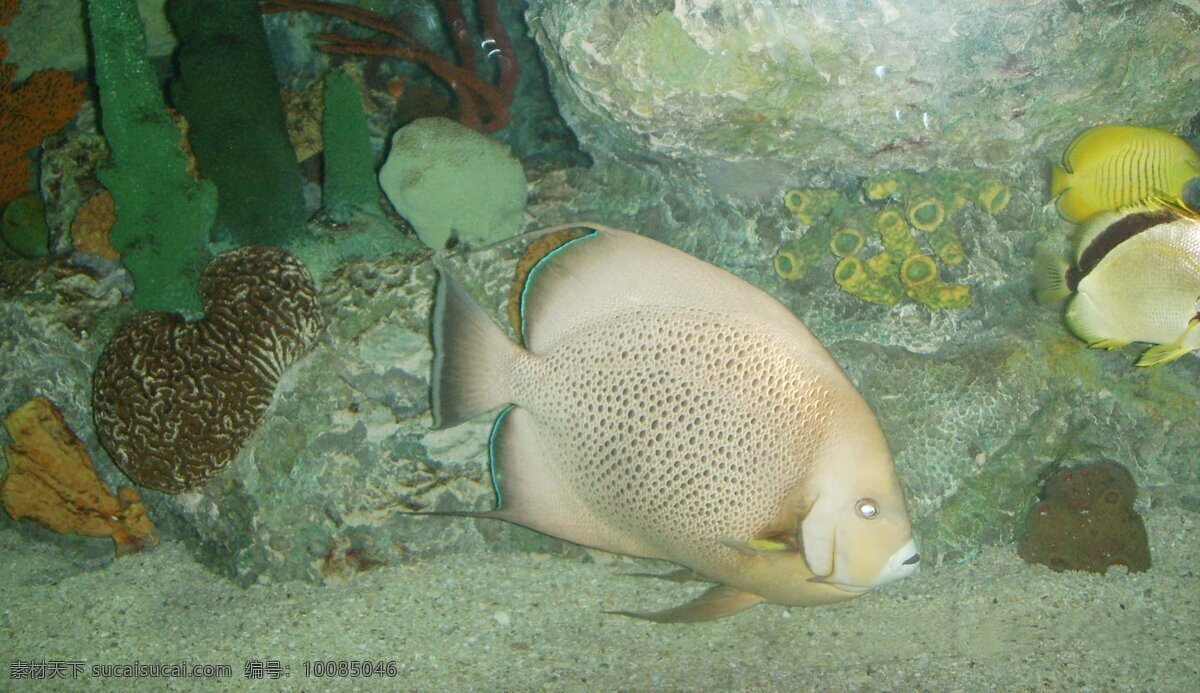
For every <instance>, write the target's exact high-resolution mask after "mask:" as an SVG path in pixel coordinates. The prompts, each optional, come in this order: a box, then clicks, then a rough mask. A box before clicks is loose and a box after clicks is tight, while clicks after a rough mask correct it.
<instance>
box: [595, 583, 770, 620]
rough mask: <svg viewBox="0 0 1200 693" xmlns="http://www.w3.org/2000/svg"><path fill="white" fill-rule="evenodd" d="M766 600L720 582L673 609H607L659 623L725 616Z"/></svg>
mask: <svg viewBox="0 0 1200 693" xmlns="http://www.w3.org/2000/svg"><path fill="white" fill-rule="evenodd" d="M765 601H766V600H765V599H763V598H762V597H760V596H758V595H757V594H754V593H752V592H744V591H742V590H739V589H737V588H734V587H729V586H728V585H716V586H714V587H710V588H708V589H707V590H705V591H704V593H703V594H701V595H700V596H699V597H696V598H695V599H693V600H692V601H690V602H688V603H687V604H684V605H682V606H677V607H675V608H673V609H664V610H662V611H651V612H637V611H606V612H605V613H608V614H617V615H619V616H630V617H632V618H640V619H643V620H646V621H654V622H655V623H693V622H696V621H713V620H716V619H718V618H723V617H725V616H728V615H730V614H736V613H737V612H739V611H744V610H746V609H749V608H750V607H752V606H754V605H755V604H761V603H762V602H765Z"/></svg>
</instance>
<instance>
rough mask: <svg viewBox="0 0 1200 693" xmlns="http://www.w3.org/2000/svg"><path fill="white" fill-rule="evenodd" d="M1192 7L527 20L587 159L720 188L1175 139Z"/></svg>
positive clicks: (803, 9)
mask: <svg viewBox="0 0 1200 693" xmlns="http://www.w3.org/2000/svg"><path fill="white" fill-rule="evenodd" d="M1185 4H1186V3H1172V2H1140V3H1129V2H1120V1H1117V0H1093V1H1090V2H1008V1H1003V0H986V1H984V2H971V3H964V2H957V1H955V0H930V1H929V2H920V3H917V2H866V1H865V0H859V1H857V2H845V1H843V0H803V1H801V0H772V1H771V2H762V1H761V0H676V1H675V2H666V1H663V0H657V1H647V2H622V3H617V2H610V1H609V0H581V1H580V2H571V3H565V2H559V1H557V0H531V1H530V2H529V11H528V14H527V16H528V18H529V25H530V28H531V29H532V31H533V34H534V37H535V38H536V39H537V41H538V43H539V45H540V47H541V49H542V52H543V54H544V56H545V59H546V63H547V65H548V66H549V68H550V70H549V71H550V75H551V84H552V87H553V88H554V90H555V95H556V97H557V98H558V100H559V103H560V104H561V107H562V111H563V114H564V116H565V117H566V120H567V122H568V123H569V124H570V125H571V126H572V128H573V129H574V131H575V132H576V134H577V135H578V136H579V138H580V141H581V144H582V145H583V146H584V148H585V149H587V150H588V151H589V152H590V153H591V154H593V155H594V156H596V157H597V158H601V157H606V158H607V157H613V158H621V159H624V160H630V161H638V162H655V163H663V162H672V163H673V164H675V165H677V166H678V169H682V170H684V171H687V172H691V173H699V174H703V175H704V176H705V177H706V179H707V182H708V183H709V185H710V186H711V187H713V188H716V189H725V190H729V189H734V188H744V187H746V186H753V185H755V184H758V185H761V186H763V187H764V188H765V189H770V188H771V187H773V183H774V181H772V180H771V178H772V173H771V172H772V171H773V170H776V171H784V170H787V169H791V170H795V169H796V168H798V167H799V168H813V167H814V166H818V165H819V166H820V167H821V168H822V169H827V170H833V171H839V172H842V173H847V174H850V175H870V174H872V173H877V172H880V171H885V170H888V168H892V167H894V166H895V164H896V163H897V162H904V163H905V164H906V165H910V166H916V167H917V168H922V169H924V168H929V167H932V166H934V165H961V164H962V163H964V162H971V163H974V164H976V165H979V166H997V167H999V166H1006V165H1010V164H1013V163H1017V162H1019V161H1021V160H1022V159H1023V158H1025V157H1027V156H1028V154H1029V152H1030V148H1031V147H1038V146H1043V145H1044V144H1045V141H1047V137H1048V138H1049V140H1048V141H1053V142H1055V143H1056V144H1057V143H1062V144H1065V143H1066V142H1067V141H1069V140H1070V139H1071V137H1073V136H1074V135H1075V133H1076V130H1077V129H1078V127H1079V124H1080V123H1085V122H1086V123H1099V122H1117V121H1119V122H1134V123H1144V124H1151V125H1157V126H1161V127H1166V128H1168V129H1174V128H1177V127H1179V126H1180V125H1182V124H1183V123H1184V122H1185V121H1186V120H1187V118H1188V117H1190V115H1191V113H1192V112H1193V111H1194V109H1195V99H1194V96H1193V91H1192V89H1193V88H1192V86H1191V84H1190V83H1189V81H1188V80H1187V79H1180V78H1179V77H1178V76H1179V75H1181V74H1182V75H1187V74H1194V73H1195V71H1196V70H1197V69H1200V44H1197V42H1196V41H1195V40H1194V33H1193V32H1194V31H1195V26H1196V22H1197V20H1198V17H1197V16H1196V13H1195V11H1194V10H1192V9H1188V8H1187V7H1185ZM1192 6H1193V7H1194V3H1193V4H1192ZM1080 66H1086V67H1085V68H1081V67H1080ZM1135 74H1136V75H1137V78H1131V75H1135ZM772 162H774V163H775V165H776V166H774V167H773V166H772Z"/></svg>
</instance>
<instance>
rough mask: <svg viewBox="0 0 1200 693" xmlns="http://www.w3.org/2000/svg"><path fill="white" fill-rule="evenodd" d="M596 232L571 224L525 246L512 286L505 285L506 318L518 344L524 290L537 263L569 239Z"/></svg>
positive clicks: (521, 332) (522, 323)
mask: <svg viewBox="0 0 1200 693" xmlns="http://www.w3.org/2000/svg"><path fill="white" fill-rule="evenodd" d="M594 233H596V232H595V230H593V229H589V228H585V227H580V226H577V227H571V228H564V229H561V230H557V231H554V232H552V233H548V234H546V235H544V236H542V237H541V238H538V239H537V240H535V241H534V242H532V243H530V244H529V246H528V247H526V248H525V252H524V253H522V254H521V259H520V260H519V261H518V262H517V268H516V271H515V272H514V273H513V282H512V286H510V287H509V289H508V321H509V324H511V325H512V328H513V332H515V333H516V335H517V340H518V341H519V342H520V344H521V346H525V310H524V305H525V291H526V289H527V288H528V286H529V281H530V279H531V278H532V277H533V273H534V271H535V270H536V269H537V267H538V265H540V264H541V263H542V262H544V261H545V260H546V259H548V258H549V257H550V256H551V255H553V254H554V253H555V252H557V251H559V250H561V249H562V248H563V247H565V246H566V245H567V244H568V243H570V242H572V241H576V240H579V239H580V238H583V237H585V236H590V235H592V234H594Z"/></svg>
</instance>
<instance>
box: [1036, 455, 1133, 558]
mask: <svg viewBox="0 0 1200 693" xmlns="http://www.w3.org/2000/svg"><path fill="white" fill-rule="evenodd" d="M1136 496H1137V486H1136V485H1135V484H1134V481H1133V476H1132V475H1131V474H1130V473H1129V470H1127V469H1125V467H1123V466H1121V465H1119V464H1117V463H1116V462H1109V461H1104V462H1091V463H1088V464H1082V465H1078V466H1075V467H1067V468H1064V469H1060V470H1059V471H1058V472H1057V473H1056V474H1055V475H1054V476H1052V477H1051V478H1050V479H1049V480H1048V481H1047V482H1046V485H1045V488H1044V489H1043V492H1042V499H1041V500H1040V501H1039V502H1038V503H1037V504H1035V505H1034V506H1033V507H1032V508H1031V509H1030V510H1029V515H1028V517H1027V518H1026V527H1027V535H1026V537H1025V539H1024V541H1022V542H1021V544H1020V546H1019V547H1018V548H1017V553H1018V554H1019V555H1020V556H1021V558H1023V559H1025V560H1026V561H1028V562H1030V563H1041V564H1043V565H1047V566H1049V567H1050V568H1052V569H1054V570H1058V571H1063V570H1086V571H1088V572H1093V573H1103V572H1104V571H1105V570H1106V569H1107V568H1108V566H1110V565H1123V566H1126V567H1127V568H1128V569H1129V570H1130V571H1134V572H1136V571H1142V570H1146V569H1148V568H1149V567H1150V547H1149V544H1148V542H1147V539H1146V527H1145V525H1143V524H1142V518H1141V517H1139V516H1138V514H1137V512H1135V511H1134V509H1133V499H1134V498H1135V497H1136Z"/></svg>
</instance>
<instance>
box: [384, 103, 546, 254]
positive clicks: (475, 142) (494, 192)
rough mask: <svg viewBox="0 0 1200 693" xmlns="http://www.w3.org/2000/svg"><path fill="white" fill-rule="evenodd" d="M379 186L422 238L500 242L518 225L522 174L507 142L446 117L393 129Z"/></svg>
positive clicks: (439, 242) (440, 243)
mask: <svg viewBox="0 0 1200 693" xmlns="http://www.w3.org/2000/svg"><path fill="white" fill-rule="evenodd" d="M379 184H380V186H381V187H382V188H383V191H384V193H386V194H387V197H388V200H390V201H391V203H392V206H393V207H395V208H396V211H397V212H399V213H400V216H402V217H404V218H405V219H407V220H408V222H409V223H410V224H412V225H413V228H414V229H416V232H417V236H418V237H420V239H421V242H422V243H424V244H425V245H427V246H429V247H430V248H433V249H435V250H437V249H440V248H444V247H445V246H446V242H447V241H449V240H450V236H451V235H452V234H453V235H455V236H457V237H458V239H459V240H461V241H466V242H468V243H481V242H486V241H497V240H503V239H505V238H508V237H510V236H515V235H516V234H517V232H518V231H520V230H521V223H522V221H523V218H524V212H525V201H526V197H527V192H526V187H525V172H524V171H523V170H522V169H521V162H519V161H517V160H516V159H515V158H514V157H513V156H512V154H511V153H510V152H509V149H508V147H507V146H506V145H505V144H503V143H501V142H499V141H498V140H495V139H492V138H490V137H488V136H487V135H483V134H480V133H478V132H475V131H474V130H471V129H470V128H467V127H465V126H462V125H459V124H458V123H456V122H454V121H452V120H449V119H447V118H419V119H417V120H414V121H413V122H411V123H409V124H408V125H406V126H404V127H402V128H400V129H399V130H397V131H396V134H395V135H393V136H392V148H391V151H390V152H389V153H388V158H387V162H385V163H384V165H383V168H382V169H381V170H380V171H379Z"/></svg>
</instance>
